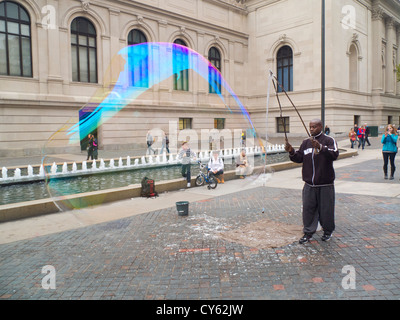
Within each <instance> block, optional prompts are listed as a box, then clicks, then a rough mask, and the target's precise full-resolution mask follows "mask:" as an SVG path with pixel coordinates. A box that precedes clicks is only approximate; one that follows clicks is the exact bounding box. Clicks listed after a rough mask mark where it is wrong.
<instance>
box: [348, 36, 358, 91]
mask: <svg viewBox="0 0 400 320" xmlns="http://www.w3.org/2000/svg"><path fill="white" fill-rule="evenodd" d="M349 53H350V55H349V72H350V73H349V89H350V90H355V91H357V90H358V54H357V49H356V46H355V45H354V44H352V45H351V46H350V51H349Z"/></svg>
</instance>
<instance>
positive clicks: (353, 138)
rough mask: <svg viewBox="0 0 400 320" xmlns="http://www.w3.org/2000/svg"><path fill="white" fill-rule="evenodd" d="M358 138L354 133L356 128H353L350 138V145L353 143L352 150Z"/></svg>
mask: <svg viewBox="0 0 400 320" xmlns="http://www.w3.org/2000/svg"><path fill="white" fill-rule="evenodd" d="M356 137H357V134H356V133H355V132H354V128H351V129H350V132H349V138H350V143H351V148H352V149H353V148H354V144H355V143H356Z"/></svg>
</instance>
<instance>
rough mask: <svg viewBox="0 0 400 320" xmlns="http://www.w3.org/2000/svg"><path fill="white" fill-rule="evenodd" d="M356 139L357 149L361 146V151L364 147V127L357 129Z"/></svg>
mask: <svg viewBox="0 0 400 320" xmlns="http://www.w3.org/2000/svg"><path fill="white" fill-rule="evenodd" d="M357 137H358V149H360V146H361V147H362V150H364V147H365V128H364V126H361V127H360V128H358V131H357Z"/></svg>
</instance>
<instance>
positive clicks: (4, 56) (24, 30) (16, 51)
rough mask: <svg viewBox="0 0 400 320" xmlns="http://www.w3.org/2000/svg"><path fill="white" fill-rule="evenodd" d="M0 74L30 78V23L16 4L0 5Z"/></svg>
mask: <svg viewBox="0 0 400 320" xmlns="http://www.w3.org/2000/svg"><path fill="white" fill-rule="evenodd" d="M0 74H1V75H8V76H21V77H32V50H31V21H30V17H29V14H28V12H27V11H26V10H25V9H24V8H23V7H22V6H21V5H20V4H18V3H15V2H12V1H3V2H1V3H0Z"/></svg>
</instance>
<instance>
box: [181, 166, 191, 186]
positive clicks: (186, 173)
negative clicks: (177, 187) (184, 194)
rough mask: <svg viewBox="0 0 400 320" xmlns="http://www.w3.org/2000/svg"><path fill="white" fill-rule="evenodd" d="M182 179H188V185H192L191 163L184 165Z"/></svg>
mask: <svg viewBox="0 0 400 320" xmlns="http://www.w3.org/2000/svg"><path fill="white" fill-rule="evenodd" d="M182 177H184V178H186V181H187V183H190V180H191V172H190V163H189V164H183V165H182Z"/></svg>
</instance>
